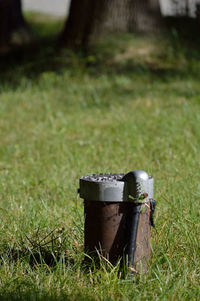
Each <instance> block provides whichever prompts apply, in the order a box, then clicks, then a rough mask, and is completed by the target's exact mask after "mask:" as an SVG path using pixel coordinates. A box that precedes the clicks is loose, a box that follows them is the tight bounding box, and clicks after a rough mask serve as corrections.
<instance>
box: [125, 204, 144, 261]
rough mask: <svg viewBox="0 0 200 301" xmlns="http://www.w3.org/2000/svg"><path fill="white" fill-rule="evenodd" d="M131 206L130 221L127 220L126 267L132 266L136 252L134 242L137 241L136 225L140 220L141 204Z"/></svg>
mask: <svg viewBox="0 0 200 301" xmlns="http://www.w3.org/2000/svg"><path fill="white" fill-rule="evenodd" d="M130 205H132V206H131V207H132V208H131V210H130V219H129V227H130V228H129V229H130V234H129V242H128V246H127V256H128V266H133V265H134V257H135V251H136V240H137V232H138V225H139V219H140V211H141V204H130Z"/></svg>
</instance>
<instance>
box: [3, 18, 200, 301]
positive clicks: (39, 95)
mask: <svg viewBox="0 0 200 301" xmlns="http://www.w3.org/2000/svg"><path fill="white" fill-rule="evenodd" d="M28 18H29V19H31V20H32V26H33V29H34V31H35V33H36V34H37V33H38V32H42V34H41V35H40V37H39V38H38V39H39V40H38V42H37V41H36V42H35V43H34V45H32V46H30V47H26V48H24V49H23V50H22V53H21V52H20V51H19V50H17V51H16V53H15V55H14V57H13V56H8V57H7V58H6V59H4V60H2V62H1V69H0V70H1V73H0V80H1V82H0V83H1V84H0V92H1V94H0V139H1V146H0V300H118V299H119V300H133V299H134V300H199V297H200V295H199V294H200V291H199V280H200V269H199V241H200V237H199V216H200V211H199V199H200V174H199V167H200V163H199V162H200V155H199V148H200V134H199V133H200V131H199V124H200V110H199V109H200V85H199V80H200V71H199V67H200V63H199V52H198V49H199V48H198V47H199V46H198V45H196V44H195V47H191V45H193V44H194V41H192V42H190V41H189V42H188V41H187V43H186V44H184V43H182V41H181V38H179V36H177V35H176V36H174V34H172V35H170V37H169V36H165V37H161V36H158V37H156V38H155V37H148V38H147V37H138V36H135V35H123V36H117V37H110V38H109V37H108V38H107V39H106V40H105V41H104V42H102V44H101V45H99V46H98V48H93V49H92V50H91V51H90V53H87V54H83V53H81V52H80V53H78V54H73V53H70V52H69V51H66V50H63V51H58V50H57V49H55V48H54V38H52V37H48V35H49V34H50V32H51V30H50V29H52V30H53V33H54V34H56V32H57V31H58V29H60V23H59V22H57V21H56V20H51V21H48V22H50V23H49V25H48V26H47V23H46V21H45V19H44V20H42V21H38V19H37V18H34V17H33V16H32V15H28ZM39 20H40V19H39ZM58 24H59V26H57V25H58ZM45 33H46V34H47V36H45ZM42 36H45V38H44V39H42ZM133 169H143V170H146V171H147V172H148V173H149V174H150V175H152V176H153V177H154V179H155V199H156V200H157V209H156V213H155V223H156V229H155V230H154V229H153V230H152V257H151V261H150V266H149V273H148V274H147V275H137V276H135V277H134V278H133V279H129V278H125V279H122V278H120V275H119V274H118V267H110V266H106V264H104V263H103V262H102V266H101V267H100V268H96V269H93V270H91V271H89V270H84V269H83V267H82V264H81V262H82V259H83V258H84V250H83V201H82V200H81V199H79V197H78V195H77V188H78V186H79V178H80V177H81V176H83V175H86V174H89V173H99V172H128V171H130V170H133Z"/></svg>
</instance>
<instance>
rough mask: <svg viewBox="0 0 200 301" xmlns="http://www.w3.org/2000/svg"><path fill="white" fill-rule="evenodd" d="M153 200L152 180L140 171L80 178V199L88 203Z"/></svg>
mask: <svg viewBox="0 0 200 301" xmlns="http://www.w3.org/2000/svg"><path fill="white" fill-rule="evenodd" d="M141 195H146V198H147V199H150V198H153V178H152V177H150V176H148V174H147V173H146V172H144V171H141V170H135V171H132V172H129V173H128V174H122V173H117V174H111V173H110V174H92V175H87V176H83V177H81V178H80V197H81V198H83V199H85V200H89V201H102V202H125V201H138V200H139V198H140V197H141Z"/></svg>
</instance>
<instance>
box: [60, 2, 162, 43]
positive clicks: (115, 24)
mask: <svg viewBox="0 0 200 301" xmlns="http://www.w3.org/2000/svg"><path fill="white" fill-rule="evenodd" d="M160 23H161V13H160V6H159V0H124V1H121V0H95V1H93V0H72V2H71V7H70V12H69V17H68V19H67V22H66V25H65V29H64V31H63V35H62V40H63V43H64V45H66V46H68V47H71V48H76V47H79V46H82V47H85V46H87V45H88V44H89V43H90V42H93V41H96V40H97V39H98V37H99V36H101V35H102V34H105V33H107V32H123V31H124V32H133V31H139V32H150V31H155V30H157V29H158V25H159V24H160Z"/></svg>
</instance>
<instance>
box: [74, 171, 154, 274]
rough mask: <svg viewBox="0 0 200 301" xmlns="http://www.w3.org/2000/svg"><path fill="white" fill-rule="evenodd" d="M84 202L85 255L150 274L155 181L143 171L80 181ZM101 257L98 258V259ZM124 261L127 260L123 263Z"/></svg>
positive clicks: (103, 175)
mask: <svg viewBox="0 0 200 301" xmlns="http://www.w3.org/2000/svg"><path fill="white" fill-rule="evenodd" d="M79 191H80V197H81V198H83V199H84V213H85V225H84V235H85V252H86V253H87V254H89V256H90V257H92V258H94V259H96V258H97V257H98V256H99V255H100V256H102V257H105V258H106V259H107V260H109V261H110V262H111V263H112V264H115V263H117V261H118V260H121V261H124V260H125V263H126V265H127V266H129V267H132V268H134V269H136V270H137V271H139V270H142V271H144V272H146V271H147V267H148V260H149V258H150V217H151V200H152V199H153V178H152V177H150V176H148V174H147V173H146V172H144V171H141V170H135V171H132V172H129V173H128V174H121V173H120V174H98V175H96V174H93V175H88V176H84V177H82V178H80V190H79ZM97 253H98V256H97ZM123 259H124V260H123Z"/></svg>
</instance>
